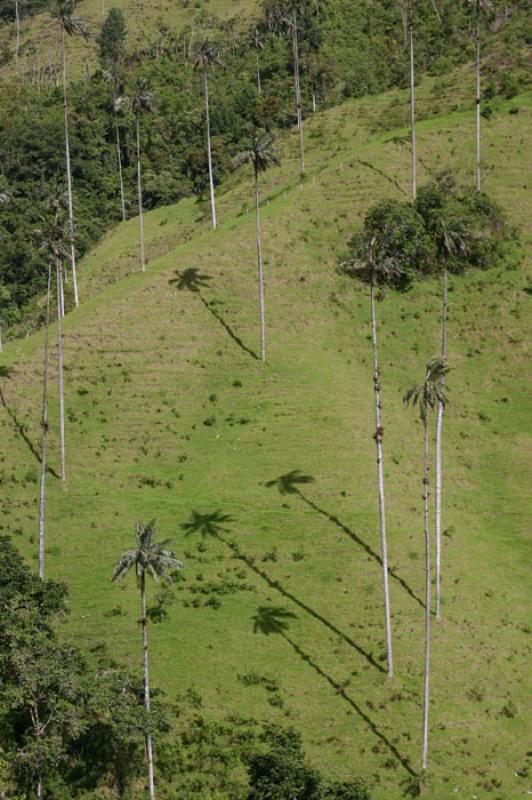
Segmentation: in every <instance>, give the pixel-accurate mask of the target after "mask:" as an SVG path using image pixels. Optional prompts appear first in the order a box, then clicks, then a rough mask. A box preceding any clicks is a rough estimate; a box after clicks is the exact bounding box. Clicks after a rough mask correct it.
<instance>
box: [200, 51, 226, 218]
mask: <svg viewBox="0 0 532 800" xmlns="http://www.w3.org/2000/svg"><path fill="white" fill-rule="evenodd" d="M222 64H223V62H222V60H221V58H220V54H219V52H218V49H217V47H216V45H215V44H214V43H213V42H211V41H210V40H209V39H204V40H203V42H201V43H200V44H199V46H198V47H197V48H196V52H195V55H194V69H195V70H201V71H202V72H203V89H204V95H205V127H206V133H207V160H208V164H209V189H210V198H211V219H212V227H213V228H216V227H217V225H218V221H217V218H216V202H215V197H214V177H213V172H212V148H211V122H210V111H209V70H210V68H211V67H213V66H215V65H219V66H222Z"/></svg>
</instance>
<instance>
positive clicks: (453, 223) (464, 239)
mask: <svg viewBox="0 0 532 800" xmlns="http://www.w3.org/2000/svg"><path fill="white" fill-rule="evenodd" d="M470 239H471V233H470V231H469V229H468V227H467V226H466V225H465V223H464V222H463V221H462V220H460V219H456V220H446V219H445V218H442V219H441V220H440V234H439V236H438V256H439V259H440V262H441V263H442V268H443V288H442V313H441V357H442V359H443V360H444V361H446V359H447V317H448V307H447V294H448V282H449V261H450V259H451V258H456V257H458V258H465V257H466V256H467V254H468V252H469V242H470ZM444 388H445V373H442V375H441V390H442V392H443V390H444ZM443 409H444V403H443V402H442V401H441V400H438V413H437V417H436V465H435V466H436V469H435V489H436V493H435V521H436V525H435V527H436V618H437V619H441V544H442V538H441V506H442V434H443Z"/></svg>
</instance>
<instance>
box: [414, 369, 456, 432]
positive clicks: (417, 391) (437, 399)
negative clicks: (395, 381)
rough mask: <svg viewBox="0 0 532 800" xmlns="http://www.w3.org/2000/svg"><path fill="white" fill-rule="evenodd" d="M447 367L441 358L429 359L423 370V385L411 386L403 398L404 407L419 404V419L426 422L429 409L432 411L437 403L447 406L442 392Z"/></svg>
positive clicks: (447, 370)
mask: <svg viewBox="0 0 532 800" xmlns="http://www.w3.org/2000/svg"><path fill="white" fill-rule="evenodd" d="M449 369H450V368H449V366H448V365H447V362H446V361H445V359H443V358H431V359H430V361H429V362H428V363H427V366H426V369H425V378H424V380H423V383H420V384H417V385H416V386H412V387H411V388H410V389H409V390H408V392H407V393H406V394H405V396H404V400H403V402H404V404H405V406H407V405H409V404H410V402H412V405H413V406H415V405H418V404H419V412H420V415H421V419H422V420H423V421H424V422H426V420H427V415H428V412H429V409H434V408H435V407H436V405H437V403H441V404H442V405H443V406H445V405H447V397H446V395H445V393H444V391H443V387H442V378H445V376H446V375H447V373H448V372H449Z"/></svg>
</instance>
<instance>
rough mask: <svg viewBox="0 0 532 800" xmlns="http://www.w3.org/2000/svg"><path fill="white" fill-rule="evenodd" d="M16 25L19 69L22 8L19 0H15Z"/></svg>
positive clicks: (16, 49) (16, 60)
mask: <svg viewBox="0 0 532 800" xmlns="http://www.w3.org/2000/svg"><path fill="white" fill-rule="evenodd" d="M15 25H16V36H17V38H16V43H15V62H16V65H17V69H18V53H19V50H20V8H19V0H15Z"/></svg>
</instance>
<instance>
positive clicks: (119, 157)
mask: <svg viewBox="0 0 532 800" xmlns="http://www.w3.org/2000/svg"><path fill="white" fill-rule="evenodd" d="M114 101H115V98H114V93H113V105H114ZM114 115H115V131H116V157H117V160H118V180H119V183H120V209H121V211H122V221H123V222H125V221H126V200H125V197H124V176H123V173H122V151H121V147H120V128H119V127H118V117H117V114H116V111H115V112H114Z"/></svg>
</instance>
